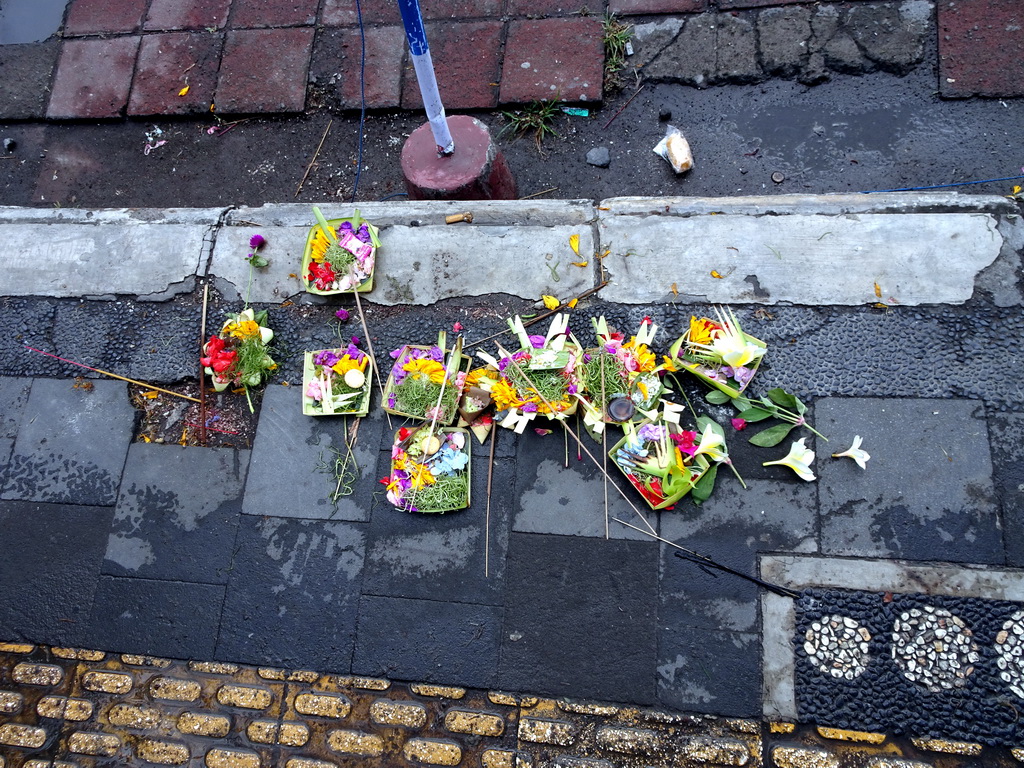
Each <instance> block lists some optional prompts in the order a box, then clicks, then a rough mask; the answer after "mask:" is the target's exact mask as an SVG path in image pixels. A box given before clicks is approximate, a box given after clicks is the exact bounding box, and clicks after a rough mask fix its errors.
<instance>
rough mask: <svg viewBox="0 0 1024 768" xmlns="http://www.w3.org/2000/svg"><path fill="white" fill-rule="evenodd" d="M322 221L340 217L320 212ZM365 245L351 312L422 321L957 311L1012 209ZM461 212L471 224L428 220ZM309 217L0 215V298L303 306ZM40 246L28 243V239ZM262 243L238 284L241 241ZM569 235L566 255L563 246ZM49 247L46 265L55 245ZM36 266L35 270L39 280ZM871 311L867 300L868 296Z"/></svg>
mask: <svg viewBox="0 0 1024 768" xmlns="http://www.w3.org/2000/svg"><path fill="white" fill-rule="evenodd" d="M323 208H324V210H325V211H326V212H327V213H328V214H329V215H342V214H344V215H348V214H349V213H350V212H351V209H352V206H343V207H339V206H337V205H332V204H324V206H323ZM358 208H359V210H360V211H361V213H362V215H363V216H365V217H366V218H368V219H370V220H371V221H373V222H374V223H376V224H378V225H379V226H381V228H382V230H383V231H382V235H381V239H382V243H383V246H382V249H381V254H380V262H379V269H378V279H377V288H376V289H375V290H374V292H373V293H372V294H370V295H368V296H367V297H366V300H367V301H371V302H374V303H377V304H383V305H397V304H412V305H429V304H433V303H434V302H437V301H440V300H443V299H449V298H457V297H468V296H483V295H488V294H508V295H514V296H518V297H521V298H525V299H537V298H539V297H540V296H541V295H542V294H551V295H555V296H558V297H560V298H563V299H568V298H571V297H572V296H575V295H577V294H579V293H581V292H583V291H585V290H587V289H589V288H591V287H593V286H595V285H597V284H599V282H600V281H601V280H602V279H608V280H609V281H610V284H609V285H608V286H607V287H606V288H605V290H604V291H603V293H602V294H601V295H602V298H604V299H606V300H609V301H614V302H622V303H629V304H650V303H665V302H674V301H679V300H680V299H682V300H686V301H700V302H721V303H732V304H765V305H771V304H809V305H860V304H872V303H876V302H879V301H881V302H882V303H886V304H891V305H919V304H959V303H963V302H964V301H967V300H968V299H970V298H971V296H973V295H974V293H975V290H976V288H978V287H981V288H982V290H986V291H988V292H990V293H991V294H992V295H993V296H996V295H997V294H998V296H997V298H998V301H997V303H998V304H1000V305H1001V306H1010V305H1018V304H1020V303H1021V302H1022V297H1021V294H1020V290H1019V289H1018V288H1016V287H1015V285H1014V281H1013V280H1012V275H1014V274H1015V273H1016V269H1017V267H1019V263H1020V258H1019V253H1018V245H1017V244H1018V243H1019V242H1020V241H1021V239H1022V238H1021V237H1020V236H1019V233H1018V232H1017V231H1016V230H1017V229H1018V228H1019V226H1020V225H1019V224H1017V223H1016V222H1015V220H1014V219H1013V218H1012V214H1014V213H1016V210H1017V209H1016V206H1014V205H1013V204H1012V203H1011V202H1010V201H1008V200H1006V199H1004V198H1001V197H996V196H968V195H959V194H955V193H938V194H918V193H904V194H900V193H892V194H880V195H781V196H773V197H736V198H680V197H666V198H633V197H621V198H611V199H608V200H604V201H601V202H598V203H595V202H593V201H589V200H539V201H484V202H466V201H455V202H427V201H425V202H395V203H366V204H360V205H359V206H358ZM463 212H471V213H472V214H473V221H472V223H459V224H454V225H448V224H446V223H445V219H444V217H445V216H447V215H450V214H452V213H463ZM311 223H312V216H311V213H310V209H309V206H307V205H302V204H271V205H266V206H262V207H260V208H228V209H216V208H210V209H167V210H159V209H108V210H96V211H86V210H68V209H60V210H51V209H33V208H12V207H8V208H0V227H2V231H3V234H4V236H5V239H6V240H7V242H8V243H9V246H13V247H11V252H12V253H16V254H19V256H18V257H17V258H16V259H13V260H12V262H11V263H10V265H9V266H8V269H7V270H6V271H5V272H4V273H3V275H2V276H0V295H5V296H50V297H58V298H66V297H83V298H109V297H113V296H115V295H117V296H124V295H128V296H136V297H138V298H140V299H148V300H164V299H167V298H170V297H172V296H174V295H177V294H180V293H183V292H187V291H189V290H191V289H192V288H193V287H194V286H195V284H196V280H197V279H200V278H204V277H209V278H213V279H214V280H215V281H216V285H217V287H218V288H219V289H220V290H221V291H222V293H224V294H225V295H226V296H228V297H229V298H236V297H238V298H240V297H241V296H242V295H243V294H244V293H245V292H247V291H248V295H249V299H250V300H251V301H253V302H256V303H280V302H282V301H285V300H287V299H297V298H299V297H301V298H302V299H303V300H310V301H314V300H317V301H321V300H320V299H314V298H313V297H310V296H307V294H305V293H304V292H303V288H302V283H301V280H300V279H299V277H298V276H297V272H298V266H299V264H300V262H301V257H302V250H303V246H304V243H305V237H306V233H307V232H308V230H309V228H310V226H311ZM44 228H45V229H44ZM257 231H258V232H260V233H261V234H263V235H264V236H265V237H267V239H268V241H269V245H268V246H267V249H266V251H265V255H266V256H267V258H268V259H269V260H270V266H269V267H268V268H266V269H264V270H260V271H258V272H256V273H255V274H254V275H253V278H252V285H251V287H248V283H249V269H248V267H247V262H246V261H245V258H244V256H245V254H246V252H247V251H248V238H249V237H250V236H251V235H252V234H254V233H255V232H257ZM572 235H579V254H576V253H575V252H574V251H573V250H572V249H571V247H570V244H569V242H570V236H572ZM55 244H56V245H57V246H58V247H56V248H55V247H53V246H54V245H55ZM43 264H47V265H49V266H50V267H51V268H49V269H42V268H40V267H41V266H42V265H43ZM878 294H881V295H878Z"/></svg>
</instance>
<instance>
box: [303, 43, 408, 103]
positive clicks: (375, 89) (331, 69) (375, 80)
mask: <svg viewBox="0 0 1024 768" xmlns="http://www.w3.org/2000/svg"><path fill="white" fill-rule="evenodd" d="M365 37H366V78H365V83H364V92H365V96H366V106H367V107H370V108H384V107H397V106H398V104H399V101H400V99H401V95H402V62H403V61H404V60H405V32H404V31H403V30H402V28H401V27H398V26H391V27H368V28H366V30H365ZM361 50H362V48H361V42H360V39H359V30H358V29H352V28H347V29H324V30H321V31H320V32H318V34H317V38H316V45H315V46H314V48H313V61H312V63H311V64H310V74H311V75H313V76H315V77H316V83H317V85H319V86H320V87H322V88H324V89H325V91H326V93H327V98H328V99H330V100H331V104H332V106H336V107H337V108H340V109H358V108H359V105H360V91H359V63H360V53H361Z"/></svg>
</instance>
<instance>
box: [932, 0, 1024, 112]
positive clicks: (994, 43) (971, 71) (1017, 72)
mask: <svg viewBox="0 0 1024 768" xmlns="http://www.w3.org/2000/svg"><path fill="white" fill-rule="evenodd" d="M936 12H937V15H938V27H939V35H938V39H939V92H940V93H941V94H942V95H943V96H946V97H954V98H957V97H967V96H975V95H977V96H1024V7H1022V6H1021V4H1020V3H1019V2H1018V1H1017V0H950V1H949V2H942V3H938V4H937V5H936Z"/></svg>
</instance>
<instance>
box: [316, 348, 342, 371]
mask: <svg viewBox="0 0 1024 768" xmlns="http://www.w3.org/2000/svg"><path fill="white" fill-rule="evenodd" d="M338 359H339V358H338V356H337V355H336V354H335V353H334V350H331V349H324V350H321V351H320V352H317V353H316V355H314V356H313V364H314V365H324V366H327V367H328V368H330V367H331V366H332V365H334V364H335V363H336V362H338Z"/></svg>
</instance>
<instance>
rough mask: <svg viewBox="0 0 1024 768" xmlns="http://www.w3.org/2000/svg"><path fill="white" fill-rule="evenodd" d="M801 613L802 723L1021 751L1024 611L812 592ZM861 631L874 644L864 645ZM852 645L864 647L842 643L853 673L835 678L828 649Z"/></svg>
mask: <svg viewBox="0 0 1024 768" xmlns="http://www.w3.org/2000/svg"><path fill="white" fill-rule="evenodd" d="M796 610H797V634H796V636H795V637H794V645H795V647H796V695H797V708H798V715H799V719H800V720H801V722H803V721H805V720H806V721H809V722H818V723H822V724H827V725H830V726H836V727H839V728H846V729H853V730H858V731H868V732H870V731H879V730H884V731H887V732H889V733H923V734H930V735H931V736H934V737H941V738H949V739H966V740H970V741H972V742H979V743H982V744H1003V745H1007V746H1014V745H1016V744H1017V743H1020V742H1021V741H1022V740H1024V725H1022V723H1020V722H1019V718H1018V717H1017V716H1016V712H1017V710H1016V706H1015V705H1013V704H1012V702H1014V701H1019V699H1020V698H1022V696H1021V693H1024V678H1022V664H1021V658H1022V656H1024V642H1022V640H1024V609H1022V606H1021V605H1020V604H1018V603H1012V602H1009V601H996V600H981V599H976V598H955V597H949V596H942V595H911V594H893V593H889V592H882V593H869V592H853V591H846V590H835V589H831V590H826V589H809V590H805V591H804V592H802V593H801V596H800V598H799V599H798V600H797V601H796ZM837 617H838V620H837ZM844 619H846V620H848V621H845V620H844ZM850 623H852V624H854V625H855V626H854V627H851V626H849V624H850ZM833 624H838V626H833ZM859 630H863V631H864V633H866V634H868V635H869V639H868V640H866V641H862V640H861V638H862V637H863V635H861V633H860V632H859ZM844 637H851V638H852V637H856V638H857V641H856V642H850V643H849V645H847V646H844V645H843V643H842V642H841V641H840V642H836V648H839V647H844V649H845V650H846V656H845V657H844V661H843V662H842V663H844V664H845V665H846V666H843V667H840V669H842V670H843V674H842V675H841V676H840V675H834V674H833V673H832V669H833V667H831V666H830V665H829V664H824V663H823V661H825V659H826V658H828V657H827V654H828V648H829V645H828V640H829V639H830V638H835V639H836V640H837V641H838V640H839V638H844ZM861 643H863V644H861ZM864 646H866V649H864V650H863V652H861V649H862V648H864ZM854 648H855V649H856V651H857V652H858V653H854V652H853V649H854ZM838 656H839V655H838V653H836V658H837V660H838ZM855 660H856V661H855ZM833 663H835V662H833ZM855 670H859V671H857V672H856V673H855V674H853V675H852V676H850V675H848V674H846V673H847V672H848V671H850V672H853V671H855ZM864 702H871V706H870V707H866V706H864Z"/></svg>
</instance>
